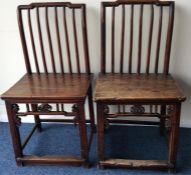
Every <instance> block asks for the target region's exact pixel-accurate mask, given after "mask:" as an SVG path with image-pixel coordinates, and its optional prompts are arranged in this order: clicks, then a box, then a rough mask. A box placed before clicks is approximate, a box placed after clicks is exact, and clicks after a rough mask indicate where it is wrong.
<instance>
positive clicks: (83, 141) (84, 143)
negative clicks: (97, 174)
mask: <svg viewBox="0 0 191 175" xmlns="http://www.w3.org/2000/svg"><path fill="white" fill-rule="evenodd" d="M77 106H78V109H77V117H78V121H79V133H80V145H81V157H82V158H83V159H85V160H86V162H85V164H84V166H85V167H88V161H89V157H88V155H89V150H88V138H87V131H86V120H85V112H84V103H79V104H77Z"/></svg>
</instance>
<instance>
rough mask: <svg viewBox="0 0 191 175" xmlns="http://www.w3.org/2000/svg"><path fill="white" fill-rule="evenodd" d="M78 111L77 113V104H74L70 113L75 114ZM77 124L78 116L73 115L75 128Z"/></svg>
mask: <svg viewBox="0 0 191 175" xmlns="http://www.w3.org/2000/svg"><path fill="white" fill-rule="evenodd" d="M78 111H79V108H78V105H77V104H74V105H73V106H72V112H74V113H77V112H78ZM77 123H79V122H78V115H75V117H74V125H75V126H76V125H77Z"/></svg>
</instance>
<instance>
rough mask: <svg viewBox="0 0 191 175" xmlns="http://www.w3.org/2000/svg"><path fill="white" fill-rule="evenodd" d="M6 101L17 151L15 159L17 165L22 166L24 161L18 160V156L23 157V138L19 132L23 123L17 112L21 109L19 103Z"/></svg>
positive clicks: (15, 151)
mask: <svg viewBox="0 0 191 175" xmlns="http://www.w3.org/2000/svg"><path fill="white" fill-rule="evenodd" d="M5 103H6V109H7V114H8V119H9V127H10V132H11V138H12V143H13V148H14V153H15V159H16V162H17V166H22V165H23V164H22V162H21V161H19V160H18V158H21V157H23V153H22V146H21V139H20V133H19V128H18V127H19V126H18V125H20V124H21V123H20V122H21V121H20V118H18V117H17V116H16V115H15V114H16V113H17V112H18V111H19V108H18V105H17V104H11V103H9V102H5Z"/></svg>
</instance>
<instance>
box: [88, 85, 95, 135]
mask: <svg viewBox="0 0 191 175" xmlns="http://www.w3.org/2000/svg"><path fill="white" fill-rule="evenodd" d="M88 105H89V113H90V125H91V130H92V132H94V133H95V132H96V127H95V117H94V107H93V101H92V87H91V86H90V88H89V91H88Z"/></svg>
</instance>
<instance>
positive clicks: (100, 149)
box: [97, 102, 105, 169]
mask: <svg viewBox="0 0 191 175" xmlns="http://www.w3.org/2000/svg"><path fill="white" fill-rule="evenodd" d="M104 124H105V119H104V108H103V104H100V103H99V102H97V154H98V161H99V165H98V166H99V168H100V169H103V168H104V167H103V166H102V165H101V164H100V161H103V160H104Z"/></svg>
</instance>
